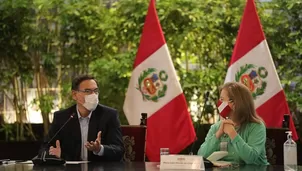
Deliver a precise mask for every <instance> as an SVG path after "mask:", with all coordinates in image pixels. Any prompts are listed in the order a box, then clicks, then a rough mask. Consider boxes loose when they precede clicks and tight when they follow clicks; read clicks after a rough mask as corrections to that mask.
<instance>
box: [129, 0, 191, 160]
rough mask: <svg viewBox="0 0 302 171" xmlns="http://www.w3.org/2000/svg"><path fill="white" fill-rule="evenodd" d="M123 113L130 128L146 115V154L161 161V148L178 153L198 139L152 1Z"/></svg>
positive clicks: (153, 1) (149, 157) (150, 158)
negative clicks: (142, 114) (142, 115)
mask: <svg viewBox="0 0 302 171" xmlns="http://www.w3.org/2000/svg"><path fill="white" fill-rule="evenodd" d="M124 112H125V115H126V117H127V120H128V122H129V124H130V125H139V124H140V118H141V113H147V114H148V118H147V138H146V154H147V157H148V159H149V160H150V161H159V160H160V148H169V151H170V154H176V153H179V152H180V151H181V150H183V149H184V148H186V147H187V146H188V145H190V144H191V143H192V142H193V141H194V140H195V137H196V135H195V130H194V127H193V123H192V120H191V116H190V114H189V112H188V107H187V104H186V100H185V97H184V94H183V91H182V89H181V86H180V84H179V82H178V79H177V75H176V72H175V69H174V66H173V63H172V59H171V57H170V53H169V50H168V46H167V44H166V41H165V38H164V36H163V32H162V29H161V26H160V23H159V19H158V16H157V12H156V8H155V0H151V1H150V4H149V8H148V13H147V16H146V19H145V24H144V28H143V33H142V37H141V40H140V45H139V48H138V52H137V54H136V59H135V62H134V67H133V71H132V75H131V79H130V82H129V86H128V90H127V94H126V98H125V102H124Z"/></svg>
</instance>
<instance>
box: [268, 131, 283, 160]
mask: <svg viewBox="0 0 302 171" xmlns="http://www.w3.org/2000/svg"><path fill="white" fill-rule="evenodd" d="M286 131H288V129H287V128H267V129H266V143H265V149H266V157H267V160H268V162H269V163H270V164H271V165H283V144H284V142H285V141H286V140H287V134H286V133H285V132H286Z"/></svg>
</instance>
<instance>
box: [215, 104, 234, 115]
mask: <svg viewBox="0 0 302 171" xmlns="http://www.w3.org/2000/svg"><path fill="white" fill-rule="evenodd" d="M217 107H218V111H219V114H220V116H221V117H223V118H226V117H228V116H229V114H230V112H231V111H232V109H231V107H230V106H229V103H228V102H223V101H221V100H218V103H217Z"/></svg>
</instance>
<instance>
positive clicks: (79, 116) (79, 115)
mask: <svg viewBox="0 0 302 171" xmlns="http://www.w3.org/2000/svg"><path fill="white" fill-rule="evenodd" d="M76 109H77V114H78V118H79V119H80V118H86V117H82V116H81V114H80V112H79V109H78V105H77V106H76ZM91 114H92V111H90V113H89V115H88V116H87V118H88V119H90V117H91Z"/></svg>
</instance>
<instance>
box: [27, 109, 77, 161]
mask: <svg viewBox="0 0 302 171" xmlns="http://www.w3.org/2000/svg"><path fill="white" fill-rule="evenodd" d="M74 116H75V114H74V113H73V114H71V115H70V117H69V118H68V119H67V121H66V122H65V123H64V124H63V125H62V126H61V127H60V129H59V130H58V131H57V132H56V133H55V134H54V135H53V136H52V138H51V139H50V140H49V141H48V142H47V143H46V145H45V144H44V145H43V148H42V150H41V151H40V152H39V154H38V155H37V156H35V157H34V158H33V159H32V162H33V163H34V165H63V164H65V160H64V159H62V158H57V157H56V156H55V155H50V154H49V145H50V143H51V142H52V141H53V139H54V138H55V137H56V136H57V135H58V134H59V133H60V132H61V130H62V129H63V128H64V127H65V125H66V124H67V123H68V122H69V121H70V120H71V119H72V118H74Z"/></svg>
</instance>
